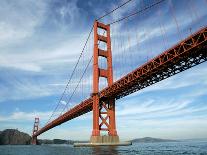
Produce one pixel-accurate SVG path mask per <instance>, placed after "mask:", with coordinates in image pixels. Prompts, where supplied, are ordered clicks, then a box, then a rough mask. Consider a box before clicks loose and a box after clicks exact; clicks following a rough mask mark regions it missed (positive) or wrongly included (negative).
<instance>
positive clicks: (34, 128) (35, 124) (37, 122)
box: [32, 117, 40, 144]
mask: <svg viewBox="0 0 207 155" xmlns="http://www.w3.org/2000/svg"><path fill="white" fill-rule="evenodd" d="M39 122H40V119H39V118H38V117H36V118H35V121H34V126H33V131H32V144H37V136H34V135H35V134H36V132H37V131H38V128H39Z"/></svg>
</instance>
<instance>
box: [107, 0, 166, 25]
mask: <svg viewBox="0 0 207 155" xmlns="http://www.w3.org/2000/svg"><path fill="white" fill-rule="evenodd" d="M163 1H165V0H160V1H158V2H156V3H154V4H152V5H149V6H147V7H145V8H143V9H141V10H139V11H136V12H134V13H132V14H129V15H127V16H125V17H122V18H119V19H118V20H115V21H113V22H111V23H109V24H110V25H112V24H115V23H118V22H121V21H122V20H126V19H128V18H129V17H132V16H134V15H137V14H139V13H142V12H143V11H146V10H148V9H150V8H152V7H154V6H156V5H158V4H160V3H162V2H163Z"/></svg>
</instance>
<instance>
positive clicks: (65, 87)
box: [46, 25, 94, 124]
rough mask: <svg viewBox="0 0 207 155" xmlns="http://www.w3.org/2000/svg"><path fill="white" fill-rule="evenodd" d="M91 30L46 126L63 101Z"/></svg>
mask: <svg viewBox="0 0 207 155" xmlns="http://www.w3.org/2000/svg"><path fill="white" fill-rule="evenodd" d="M93 28H94V25H93V26H92V27H91V30H90V32H89V34H88V37H87V39H86V41H85V44H84V46H83V49H82V51H81V53H80V55H79V58H78V61H77V62H76V64H75V67H74V69H73V71H72V73H71V75H70V78H69V80H68V82H67V85H66V87H65V89H64V91H63V93H62V95H61V97H60V99H59V100H58V104H57V106H56V107H55V109H54V110H53V113H52V115H51V116H50V118H49V120H48V121H47V123H46V124H48V123H49V121H50V120H51V118H52V117H53V115H54V114H55V111H56V110H57V108H58V106H59V105H60V102H61V101H62V99H63V96H64V95H65V92H66V90H67V88H68V86H69V84H70V82H71V80H72V77H73V75H74V73H75V70H76V68H77V66H78V64H79V62H80V59H81V57H82V55H83V52H84V50H85V47H86V45H87V43H88V40H89V38H90V36H91V33H92V31H93Z"/></svg>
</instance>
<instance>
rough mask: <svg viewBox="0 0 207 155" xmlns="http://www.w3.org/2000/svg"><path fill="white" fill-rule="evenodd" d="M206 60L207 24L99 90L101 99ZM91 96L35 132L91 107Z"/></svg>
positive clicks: (168, 75) (82, 112)
mask: <svg viewBox="0 0 207 155" xmlns="http://www.w3.org/2000/svg"><path fill="white" fill-rule="evenodd" d="M206 60H207V27H204V28H202V29H200V30H199V31H197V32H196V33H194V34H192V35H191V36H189V37H188V38H186V39H184V40H182V41H181V42H179V43H178V44H176V45H175V46H173V47H172V48H170V49H168V50H167V51H165V52H163V53H162V54H160V55H158V56H157V57H155V58H153V59H151V60H150V61H148V62H147V63H145V64H143V65H142V66H140V67H139V68H137V69H135V70H134V71H132V72H130V73H129V74H127V75H126V76H124V77H122V78H121V79H119V80H117V81H116V82H114V84H113V85H112V86H110V87H106V88H105V89H103V90H101V91H100V92H99V95H100V99H104V98H108V97H114V98H115V99H116V100H117V99H119V98H121V97H124V96H127V95H129V94H131V93H133V92H136V91H138V90H140V89H143V88H145V87H147V86H150V85H152V84H154V83H157V82H159V81H161V80H163V79H166V78H168V77H170V76H173V75H175V74H177V73H179V72H182V71H184V70H186V69H189V68H191V67H193V66H196V65H198V64H200V63H202V62H205V61H206ZM92 104H93V100H92V97H90V98H88V99H86V100H85V101H83V102H81V103H80V104H78V105H76V106H75V107H74V108H72V109H70V110H69V111H67V112H66V113H64V114H63V115H61V116H59V117H58V118H56V119H55V120H53V121H51V122H50V123H48V124H47V125H46V126H44V127H43V128H41V129H40V130H39V131H37V132H36V134H35V135H34V136H38V135H40V134H42V133H43V132H46V131H47V130H49V129H52V128H54V127H55V126H58V125H60V124H62V123H64V122H66V121H69V120H71V119H73V118H76V117H78V116H80V115H83V114H85V113H87V112H89V111H91V110H92Z"/></svg>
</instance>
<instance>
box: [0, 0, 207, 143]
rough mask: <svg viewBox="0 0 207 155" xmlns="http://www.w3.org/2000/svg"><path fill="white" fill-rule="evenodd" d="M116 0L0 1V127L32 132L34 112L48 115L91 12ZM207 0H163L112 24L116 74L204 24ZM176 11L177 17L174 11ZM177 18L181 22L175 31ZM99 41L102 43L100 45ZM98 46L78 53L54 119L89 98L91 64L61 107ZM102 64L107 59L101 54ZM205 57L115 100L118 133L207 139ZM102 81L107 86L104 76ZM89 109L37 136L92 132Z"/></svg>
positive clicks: (135, 5)
mask: <svg viewBox="0 0 207 155" xmlns="http://www.w3.org/2000/svg"><path fill="white" fill-rule="evenodd" d="M154 1H155V0H147V1H144V3H143V1H140V0H132V1H131V2H130V3H128V4H127V5H126V6H124V7H122V8H121V9H119V10H118V11H116V12H115V13H113V14H111V15H110V16H108V17H106V18H104V19H103V20H102V21H103V22H104V23H110V22H112V21H114V20H116V19H119V18H121V17H123V16H125V15H127V14H130V13H132V12H135V11H137V10H140V9H141V8H142V7H143V5H148V4H151V3H153V2H154ZM123 2H124V1H118V0H99V1H95V0H89V1H84V0H73V1H72V0H62V1H59V0H44V1H42V0H19V1H12V0H9V1H8V0H1V2H0V71H1V74H0V90H1V91H0V130H3V129H6V128H18V129H19V130H21V131H24V132H27V133H29V134H30V133H31V132H32V127H33V122H34V117H36V116H38V117H40V121H41V123H40V126H41V127H42V126H43V125H44V124H45V123H46V122H47V121H48V119H49V117H50V115H51V114H52V111H53V110H54V108H55V106H56V105H57V102H58V100H59V98H60V95H61V94H62V92H63V90H64V88H65V85H66V83H67V81H68V79H69V76H70V74H71V72H72V70H73V68H74V65H75V63H76V61H77V59H78V56H79V54H80V52H81V50H82V48H83V45H84V42H85V40H86V38H87V35H88V33H89V31H90V28H91V26H92V24H93V22H94V19H95V18H97V17H99V16H101V15H103V14H104V13H106V12H107V11H109V10H111V9H113V8H115V7H116V6H117V5H120V4H122V3H123ZM206 7H207V1H205V0H198V1H193V0H189V1H187V0H182V1H177V0H175V1H174V0H173V1H172V4H171V3H170V1H168V0H166V1H165V2H163V3H162V4H160V5H158V6H156V7H154V8H152V9H151V10H148V11H146V12H144V13H142V14H139V15H137V16H134V17H132V18H129V19H127V20H125V21H123V22H120V23H117V24H113V25H111V38H112V53H113V67H114V80H117V79H119V78H120V77H121V76H123V75H125V74H126V73H128V72H130V71H132V70H133V69H135V68H137V67H138V66H140V65H141V64H143V63H144V62H146V61H147V60H149V59H150V58H152V57H154V56H156V55H157V54H159V53H161V52H163V51H164V50H166V49H167V48H169V47H171V46H172V45H173V44H175V43H177V42H178V41H179V40H180V39H184V38H185V37H186V36H188V35H190V34H191V33H193V32H195V31H197V30H198V29H200V28H201V27H203V26H206V25H207V18H206V17H207V11H206ZM173 15H174V17H175V18H173ZM175 20H176V21H177V23H178V26H179V27H178V30H177V27H176V23H175ZM100 46H102V45H100ZM92 50H93V36H91V37H90V39H89V42H88V44H87V46H86V48H85V50H84V54H83V56H82V57H81V59H80V63H79V65H78V67H77V68H78V70H77V71H76V72H75V74H74V77H73V79H72V82H71V84H70V85H69V88H68V89H67V92H66V94H65V95H64V96H63V99H62V101H61V104H60V105H59V107H58V109H57V112H56V113H55V115H54V116H53V117H52V119H54V118H56V117H57V116H58V115H59V114H60V112H61V111H63V110H64V111H66V110H67V109H69V108H71V107H73V106H74V105H76V104H78V103H79V102H80V101H81V100H83V99H85V98H86V97H88V96H89V95H90V93H91V87H92V65H91V63H90V66H89V69H88V71H87V73H86V75H85V76H84V78H83V80H81V83H80V85H79V86H78V88H77V91H76V93H75V94H74V95H73V97H72V99H71V100H70V102H69V103H68V105H67V108H66V109H64V107H65V104H66V102H67V101H68V98H69V97H70V95H71V93H72V91H73V90H74V89H75V87H76V85H77V82H78V80H79V78H80V75H81V72H82V71H83V70H84V69H85V67H86V65H87V63H88V61H89V59H90V57H91V55H92ZM100 66H101V67H104V66H105V64H104V61H103V60H101V63H100ZM206 67H207V63H206V62H205V63H203V64H201V65H198V66H196V67H193V68H191V69H189V70H187V71H185V72H182V73H180V74H178V75H175V76H173V77H171V78H168V79H166V80H163V81H161V82H159V83H157V84H155V85H153V86H150V87H148V88H145V89H143V90H141V91H139V92H136V93H134V94H131V95H129V96H127V97H125V98H123V99H120V100H118V101H116V116H117V117H116V118H117V130H118V134H119V136H120V138H121V139H123V140H128V139H133V138H136V137H145V136H152V137H160V138H172V139H186V138H207V130H206V129H207V102H206V101H207V95H206V94H207V89H206V86H207V78H206V77H207V68H206ZM101 82H102V84H101V88H103V87H104V86H105V85H104V84H105V82H104V80H103V79H102V80H101ZM91 131H92V113H91V112H90V113H88V114H85V115H83V116H81V117H79V118H76V119H74V120H71V121H69V122H66V123H64V124H62V125H60V126H58V127H55V128H54V129H52V130H50V131H48V132H46V133H44V134H42V135H41V136H39V138H49V139H52V138H64V139H78V140H87V139H89V137H90V135H91Z"/></svg>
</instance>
